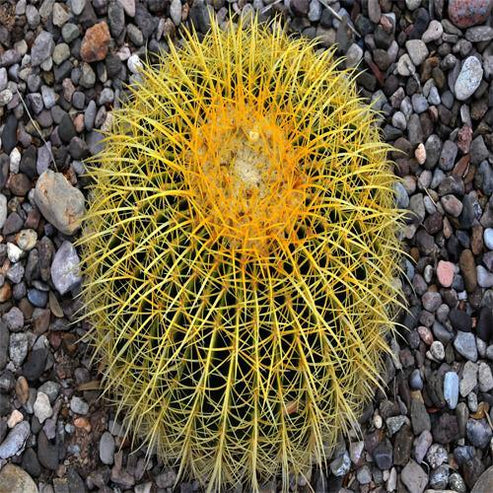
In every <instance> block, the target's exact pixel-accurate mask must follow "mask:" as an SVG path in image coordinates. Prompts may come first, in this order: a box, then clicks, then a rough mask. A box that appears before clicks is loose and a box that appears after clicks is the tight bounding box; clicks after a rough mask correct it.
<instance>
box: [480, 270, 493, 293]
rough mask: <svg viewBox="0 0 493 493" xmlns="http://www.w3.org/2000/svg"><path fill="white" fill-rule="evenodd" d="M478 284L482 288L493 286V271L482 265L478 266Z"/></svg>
mask: <svg viewBox="0 0 493 493" xmlns="http://www.w3.org/2000/svg"><path fill="white" fill-rule="evenodd" d="M476 275H477V279H478V285H479V286H480V287H482V288H491V287H493V272H489V271H488V270H487V269H485V268H484V267H483V266H482V265H478V266H477V267H476Z"/></svg>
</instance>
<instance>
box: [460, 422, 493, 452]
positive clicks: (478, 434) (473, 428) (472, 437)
mask: <svg viewBox="0 0 493 493" xmlns="http://www.w3.org/2000/svg"><path fill="white" fill-rule="evenodd" d="M466 433H467V439H468V440H469V442H471V444H472V445H474V446H475V447H478V448H481V449H483V448H486V447H487V446H488V445H489V443H490V440H491V437H492V436H493V432H492V431H491V428H490V426H489V424H488V422H487V421H486V420H485V419H469V420H468V421H467V425H466Z"/></svg>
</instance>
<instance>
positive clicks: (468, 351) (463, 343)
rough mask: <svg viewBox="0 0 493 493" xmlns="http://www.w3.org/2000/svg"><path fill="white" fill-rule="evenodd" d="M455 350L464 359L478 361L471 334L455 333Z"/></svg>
mask: <svg viewBox="0 0 493 493" xmlns="http://www.w3.org/2000/svg"><path fill="white" fill-rule="evenodd" d="M454 348H455V350H456V351H457V352H458V353H459V354H460V355H461V356H463V357H464V358H466V359H468V360H470V361H473V362H476V361H477V359H478V349H477V347H476V338H475V337H474V334H472V333H471V332H461V331H457V335H456V336H455V339H454Z"/></svg>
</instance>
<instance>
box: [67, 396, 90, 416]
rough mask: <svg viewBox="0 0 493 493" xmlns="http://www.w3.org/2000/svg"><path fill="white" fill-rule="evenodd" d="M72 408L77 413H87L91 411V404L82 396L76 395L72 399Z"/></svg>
mask: <svg viewBox="0 0 493 493" xmlns="http://www.w3.org/2000/svg"><path fill="white" fill-rule="evenodd" d="M70 409H71V411H72V412H73V413H76V414H87V413H88V412H89V404H87V402H85V401H83V400H82V399H81V398H80V397H77V396H76V395H74V396H73V397H72V399H70Z"/></svg>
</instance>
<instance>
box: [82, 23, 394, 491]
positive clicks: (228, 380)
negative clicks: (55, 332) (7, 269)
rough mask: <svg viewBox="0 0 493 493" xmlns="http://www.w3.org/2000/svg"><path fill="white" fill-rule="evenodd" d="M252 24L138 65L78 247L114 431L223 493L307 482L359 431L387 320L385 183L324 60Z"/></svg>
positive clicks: (376, 151)
mask: <svg viewBox="0 0 493 493" xmlns="http://www.w3.org/2000/svg"><path fill="white" fill-rule="evenodd" d="M272 27H273V26H270V27H262V26H260V25H259V24H258V23H257V22H256V21H254V22H253V23H251V24H250V25H249V26H248V27H247V26H240V28H238V29H235V28H233V27H232V26H231V28H230V29H228V30H226V31H224V32H223V31H221V30H220V29H219V28H217V27H213V28H212V30H211V32H210V33H209V34H208V35H206V36H205V38H204V39H203V40H201V41H199V39H198V38H197V37H196V36H195V35H193V34H191V35H189V36H188V38H187V40H186V43H185V45H184V47H183V49H180V50H177V49H175V48H174V47H173V46H171V47H170V53H169V54H165V55H162V57H161V58H160V60H159V63H158V64H157V65H156V66H148V65H147V66H145V69H144V70H143V71H142V78H141V82H139V83H137V84H136V85H135V86H133V87H132V88H131V98H130V99H129V101H128V102H126V103H125V104H124V105H123V107H122V108H121V109H119V110H116V111H115V112H114V127H113V129H112V131H111V132H109V133H108V134H107V136H106V146H105V148H104V150H103V151H102V153H101V154H100V155H98V156H97V157H96V158H95V159H94V165H93V166H92V167H90V171H89V175H90V177H92V179H93V185H92V195H91V200H90V206H89V212H88V215H87V218H86V221H85V229H84V235H83V238H82V240H81V242H82V245H83V250H84V258H85V277H86V283H85V289H84V297H85V300H86V303H87V305H88V306H89V310H88V311H89V317H90V319H91V321H92V323H93V329H92V331H91V333H90V337H91V338H92V340H93V342H94V344H95V346H96V347H97V354H98V355H99V356H100V358H101V366H102V368H103V369H104V381H105V389H106V392H107V393H108V394H112V395H113V396H114V402H115V404H116V409H117V412H118V415H119V416H120V417H122V418H125V420H126V423H127V425H128V426H129V428H130V429H131V430H134V431H135V432H136V433H137V435H138V436H139V437H141V438H143V443H144V445H145V446H146V447H147V448H148V450H149V451H153V450H156V451H157V453H158V454H159V456H160V457H161V458H162V459H164V460H165V461H167V462H170V463H172V464H177V465H178V466H179V470H180V475H181V474H184V473H187V474H190V475H191V476H193V477H195V478H198V479H199V480H200V481H201V482H203V483H204V484H206V485H207V488H208V491H210V492H216V491H221V488H224V486H225V485H228V484H230V485H231V484H233V485H234V484H238V483H240V482H243V483H245V484H248V488H250V489H251V490H253V491H257V490H258V488H259V485H260V484H261V482H263V481H265V480H268V479H272V478H273V477H274V476H275V475H277V474H279V475H280V476H281V478H282V485H283V486H282V487H283V490H285V491H287V489H288V487H289V474H290V473H294V474H301V475H303V474H307V472H308V471H309V469H310V467H311V465H312V464H314V463H318V464H321V463H323V461H324V459H325V458H326V457H325V454H326V451H327V450H330V448H331V447H332V446H333V445H334V443H335V442H336V440H337V437H338V435H339V434H340V433H341V432H343V433H344V432H348V430H349V429H350V428H351V427H357V424H356V423H357V418H358V416H359V414H360V412H361V409H362V406H363V404H364V403H365V401H367V399H368V398H370V397H371V396H372V395H373V393H374V391H375V388H376V387H377V386H378V385H379V384H380V371H381V368H382V358H383V355H384V354H385V352H387V351H388V350H389V348H388V346H387V343H386V336H387V334H388V333H389V331H391V330H392V318H393V314H394V312H395V307H396V305H397V304H398V303H399V302H398V301H397V300H398V289H397V288H396V284H395V282H394V276H395V275H396V274H397V267H396V265H397V264H398V259H399V255H400V247H399V243H398V241H397V240H396V234H395V233H396V230H397V227H398V224H399V221H400V216H399V213H398V212H396V211H395V209H394V205H393V200H394V193H393V190H392V185H393V182H394V176H393V174H392V172H391V168H390V166H389V164H388V163H387V161H386V153H387V151H388V146H387V145H385V144H383V143H382V142H381V139H380V136H379V133H378V131H377V129H376V128H375V126H374V113H373V111H372V110H371V108H369V107H367V106H365V105H364V104H362V102H361V101H360V100H359V99H358V97H357V93H356V89H355V83H354V73H353V72H351V71H346V70H340V69H339V68H338V66H337V62H335V61H334V59H333V52H331V51H327V52H324V53H322V54H320V55H319V54H315V52H314V49H313V48H314V45H313V43H309V42H307V41H304V40H291V39H289V38H288V37H287V36H286V35H285V34H284V33H282V32H281V31H280V30H276V29H272Z"/></svg>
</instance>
